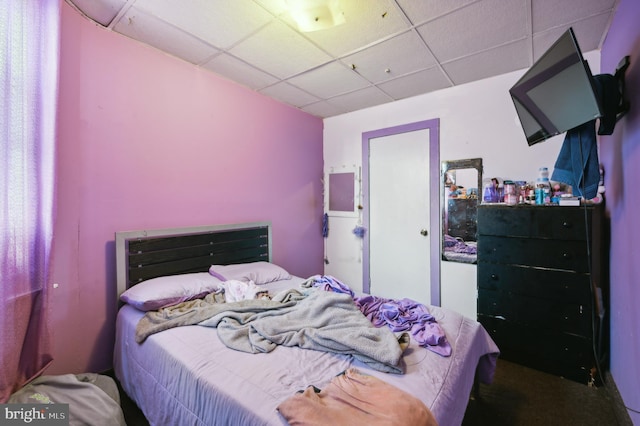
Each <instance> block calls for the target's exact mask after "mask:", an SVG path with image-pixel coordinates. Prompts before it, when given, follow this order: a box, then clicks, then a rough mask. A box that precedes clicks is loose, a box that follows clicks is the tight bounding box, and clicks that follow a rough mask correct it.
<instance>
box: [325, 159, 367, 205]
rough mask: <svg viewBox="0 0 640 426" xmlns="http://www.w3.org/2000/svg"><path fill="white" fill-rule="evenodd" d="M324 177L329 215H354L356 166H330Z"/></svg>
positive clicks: (356, 192)
mask: <svg viewBox="0 0 640 426" xmlns="http://www.w3.org/2000/svg"><path fill="white" fill-rule="evenodd" d="M326 179H327V181H326V190H327V191H328V196H327V199H328V211H327V213H328V214H329V216H343V217H356V216H357V215H358V198H359V194H358V192H359V191H358V173H357V169H356V167H355V166H352V167H347V166H342V167H331V168H330V169H329V172H328V173H326Z"/></svg>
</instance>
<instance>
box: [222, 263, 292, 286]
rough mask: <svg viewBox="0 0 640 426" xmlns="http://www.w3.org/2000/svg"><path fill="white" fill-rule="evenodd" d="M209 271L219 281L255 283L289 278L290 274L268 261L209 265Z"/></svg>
mask: <svg viewBox="0 0 640 426" xmlns="http://www.w3.org/2000/svg"><path fill="white" fill-rule="evenodd" d="M209 273H210V274H211V275H212V276H214V277H216V278H219V279H220V280H221V281H229V280H237V281H245V282H249V281H253V282H254V284H256V285H260V284H267V283H270V282H273V281H279V280H288V279H291V275H290V274H289V273H288V272H287V271H285V270H284V269H283V268H282V267H280V266H278V265H275V264H273V263H270V262H251V263H238V264H236V265H211V268H209Z"/></svg>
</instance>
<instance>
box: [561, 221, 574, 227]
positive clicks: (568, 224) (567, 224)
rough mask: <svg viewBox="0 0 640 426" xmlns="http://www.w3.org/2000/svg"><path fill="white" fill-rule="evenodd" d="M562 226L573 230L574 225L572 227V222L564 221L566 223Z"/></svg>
mask: <svg viewBox="0 0 640 426" xmlns="http://www.w3.org/2000/svg"><path fill="white" fill-rule="evenodd" d="M562 226H563V227H565V228H571V226H572V225H571V223H570V222H567V221H564V222H562Z"/></svg>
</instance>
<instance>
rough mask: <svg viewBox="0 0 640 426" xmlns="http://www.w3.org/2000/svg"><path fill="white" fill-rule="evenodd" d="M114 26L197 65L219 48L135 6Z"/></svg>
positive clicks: (128, 34) (121, 32)
mask: <svg viewBox="0 0 640 426" xmlns="http://www.w3.org/2000/svg"><path fill="white" fill-rule="evenodd" d="M113 29H114V31H116V32H118V33H120V34H123V35H126V36H128V37H131V38H133V39H134V40H139V41H141V42H143V43H146V44H148V45H150V46H153V47H156V48H158V49H160V50H162V51H164V52H167V53H169V54H171V55H174V56H176V57H178V58H182V59H184V60H185V61H188V62H191V63H193V64H199V63H200V62H202V61H204V60H205V59H206V58H208V57H210V56H212V55H214V54H215V53H216V52H218V50H217V49H215V48H213V47H212V46H210V45H208V44H206V43H204V42H203V41H202V40H199V39H197V38H195V37H194V36H192V35H191V34H188V33H185V32H184V31H182V30H179V29H177V28H176V27H173V26H171V25H169V24H167V23H166V22H164V21H162V20H160V19H158V18H156V17H153V16H150V15H147V14H146V13H144V12H142V11H141V10H139V9H137V8H135V7H132V8H131V9H129V10H128V11H127V13H125V14H124V15H123V16H122V18H120V19H119V20H118V22H117V23H116V24H115V25H114V27H113Z"/></svg>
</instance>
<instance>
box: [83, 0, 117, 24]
mask: <svg viewBox="0 0 640 426" xmlns="http://www.w3.org/2000/svg"><path fill="white" fill-rule="evenodd" d="M126 3H127V0H73V4H74V5H75V6H76V7H77V8H78V9H79V10H81V11H82V13H84V14H85V15H87V16H88V17H90V18H91V19H93V20H94V21H96V22H98V23H100V24H102V25H104V26H105V27H106V26H108V25H109V23H111V21H112V20H113V18H115V17H116V15H117V14H118V12H119V11H120V9H122V7H123V6H124V5H125V4H126Z"/></svg>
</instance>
